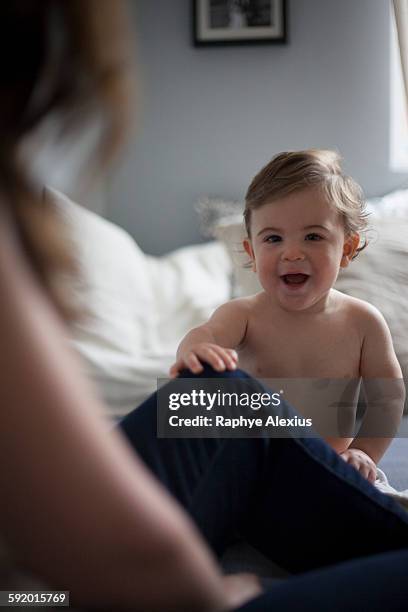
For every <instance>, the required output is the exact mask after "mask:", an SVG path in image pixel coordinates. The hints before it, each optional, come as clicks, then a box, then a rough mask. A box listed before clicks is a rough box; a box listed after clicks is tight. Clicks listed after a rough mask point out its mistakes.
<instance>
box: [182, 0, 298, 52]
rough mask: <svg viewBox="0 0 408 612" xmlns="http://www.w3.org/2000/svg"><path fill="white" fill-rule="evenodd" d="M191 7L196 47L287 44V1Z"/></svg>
mask: <svg viewBox="0 0 408 612" xmlns="http://www.w3.org/2000/svg"><path fill="white" fill-rule="evenodd" d="M192 4H193V42H194V45H195V46H202V45H245V44H270V43H280V44H285V43H286V42H287V15H286V0H192Z"/></svg>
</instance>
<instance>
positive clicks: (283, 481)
mask: <svg viewBox="0 0 408 612" xmlns="http://www.w3.org/2000/svg"><path fill="white" fill-rule="evenodd" d="M182 376H183V377H184V378H187V377H193V376H195V375H193V374H191V373H190V372H187V371H185V372H183V374H182ZM200 376H201V377H204V378H210V377H223V378H224V377H226V376H227V377H229V378H231V379H233V378H235V377H236V378H241V379H242V378H244V377H245V378H248V379H249V377H248V376H247V375H246V374H245V373H244V372H242V371H235V372H224V373H217V372H214V371H213V370H212V369H211V368H210V367H209V366H208V367H206V368H205V370H204V372H203V373H202V374H201V375H200ZM170 384H171V383H170ZM254 384H257V385H258V383H257V382H255V381H254ZM286 409H287V410H291V409H290V407H286ZM156 418H157V417H156V396H155V395H153V396H152V397H150V398H149V399H148V400H147V401H146V402H144V403H143V404H142V406H140V407H139V408H138V409H136V410H135V411H133V412H132V413H130V414H129V415H128V416H127V417H125V419H124V420H123V421H122V422H121V423H120V427H121V429H122V430H123V432H124V434H125V436H126V437H127V439H128V440H129V442H130V444H131V445H132V446H133V447H134V449H135V450H136V451H137V452H138V454H139V455H140V456H141V457H142V458H143V459H144V461H145V462H146V464H147V465H148V466H149V467H150V469H151V470H152V471H153V473H154V474H155V475H156V476H157V477H158V479H159V480H160V481H161V482H162V483H163V484H164V485H165V486H166V487H167V488H168V490H169V491H170V492H171V493H172V494H173V495H174V496H175V497H176V498H177V499H178V501H179V502H180V503H181V504H182V506H183V507H184V508H185V510H186V511H187V512H188V513H189V514H190V516H191V517H192V518H193V520H194V521H195V523H196V525H197V527H198V528H199V530H200V531H201V533H202V534H203V536H204V538H205V539H206V540H207V542H208V544H209V546H210V547H211V548H212V549H213V551H214V552H215V554H216V555H217V556H218V557H220V556H221V555H222V554H223V553H224V551H225V550H226V548H227V547H228V545H229V544H230V543H231V542H233V541H235V540H236V539H237V538H243V539H244V540H246V541H247V542H248V543H250V544H251V545H252V546H254V547H255V548H257V549H258V550H260V551H261V552H262V553H263V554H264V555H265V556H266V557H268V558H270V559H271V560H273V561H274V562H275V563H277V564H278V565H280V566H281V567H282V568H284V569H286V570H287V571H289V572H290V573H291V574H293V576H292V577H290V578H289V579H287V580H285V581H284V582H282V583H280V584H278V585H275V586H273V587H272V588H271V589H270V590H269V591H268V592H266V593H265V594H263V595H262V596H261V597H259V598H257V599H255V600H253V601H251V602H250V603H249V604H247V605H246V606H244V607H243V608H241V609H242V610H248V611H252V610H269V609H270V610H274V611H281V610H290V611H291V612H292V610H305V611H306V610H310V611H311V610H313V611H316V610H321V611H322V612H323V611H324V612H327V611H328V610H330V612H332V611H337V610H339V611H340V610H342V612H344V611H348V610H356V611H357V610H358V611H359V612H360V611H361V610H365V609H367V610H370V612H372V611H376V610H378V611H379V610H381V611H383V610H385V609H386V610H387V611H394V610H406V609H407V601H408V580H407V577H408V513H407V512H405V510H403V509H402V508H401V507H400V506H399V505H398V504H397V503H396V502H394V501H393V500H392V499H391V498H389V497H387V496H385V495H383V494H382V493H380V492H379V491H377V490H376V489H375V488H374V487H373V486H372V485H371V484H370V483H369V482H368V481H367V480H365V479H364V478H363V477H362V476H360V474H359V473H358V472H357V471H356V470H355V469H354V468H352V467H351V466H349V465H348V464H346V462H345V461H343V459H341V457H339V456H338V455H337V453H336V452H335V451H333V450H332V449H331V448H330V447H329V446H328V445H327V444H326V443H325V442H324V441H322V440H321V439H318V438H280V439H269V438H268V439H267V438H242V439H205V438H199V439H197V438H195V439H182V438H180V439H158V438H157V435H156V427H157V421H156Z"/></svg>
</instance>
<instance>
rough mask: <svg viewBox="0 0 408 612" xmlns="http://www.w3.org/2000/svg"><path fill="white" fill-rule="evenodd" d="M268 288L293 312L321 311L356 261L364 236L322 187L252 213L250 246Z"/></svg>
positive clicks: (294, 194) (268, 292)
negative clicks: (347, 225) (351, 232)
mask: <svg viewBox="0 0 408 612" xmlns="http://www.w3.org/2000/svg"><path fill="white" fill-rule="evenodd" d="M244 246H245V249H246V250H247V252H248V254H249V255H250V256H251V259H252V262H253V269H254V271H256V272H257V274H258V277H259V280H260V283H261V285H262V287H263V289H264V290H265V291H266V293H267V294H268V295H270V296H271V297H272V299H274V300H277V301H278V303H279V304H280V306H281V307H283V308H284V309H285V310H289V311H306V310H311V309H312V310H313V311H315V310H316V311H317V310H319V309H320V308H321V307H323V306H324V304H325V303H326V302H327V298H328V296H329V292H330V289H331V288H332V287H333V285H334V283H335V281H336V278H337V275H338V272H339V269H340V267H341V266H343V267H345V266H347V265H348V263H349V261H350V260H351V258H352V256H353V254H354V252H355V249H356V248H357V246H358V237H356V236H354V237H351V238H348V239H347V238H346V236H345V232H344V227H343V221H342V219H341V217H340V215H339V213H338V212H337V211H336V210H335V208H334V207H333V206H332V205H330V204H329V203H328V202H327V200H326V199H325V197H324V195H323V193H322V192H321V191H320V190H319V189H317V188H307V189H304V190H302V191H297V192H294V193H292V194H289V195H288V196H285V197H284V198H282V199H279V200H276V201H273V202H271V203H269V204H265V205H264V206H262V207H261V208H259V209H257V210H254V211H252V216H251V240H250V241H246V242H245V243H244Z"/></svg>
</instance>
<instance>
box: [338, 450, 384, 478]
mask: <svg viewBox="0 0 408 612" xmlns="http://www.w3.org/2000/svg"><path fill="white" fill-rule="evenodd" d="M340 457H342V458H343V459H344V461H346V462H347V463H349V464H350V465H352V466H353V467H355V468H356V470H358V471H359V472H360V474H361V475H362V476H364V478H367V480H368V481H369V482H372V483H374V482H375V479H376V476H377V466H376V465H375V463H374V461H373V460H372V459H371V457H369V456H368V455H367V453H365V452H364V451H362V450H360V449H359V448H348V449H347V450H346V451H344V452H343V453H340Z"/></svg>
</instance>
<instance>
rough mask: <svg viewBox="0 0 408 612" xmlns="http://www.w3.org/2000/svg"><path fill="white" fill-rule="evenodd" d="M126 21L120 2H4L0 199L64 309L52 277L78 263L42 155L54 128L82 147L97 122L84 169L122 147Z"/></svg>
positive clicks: (0, 16)
mask: <svg viewBox="0 0 408 612" xmlns="http://www.w3.org/2000/svg"><path fill="white" fill-rule="evenodd" d="M127 25H128V24H127V16H126V12H125V10H124V5H123V2H122V1H121V0H85V1H84V0H2V1H1V2H0V205H5V206H7V207H9V208H10V212H11V215H12V218H13V220H14V223H15V226H16V229H17V231H18V233H19V236H20V239H21V244H22V246H23V248H24V249H25V253H26V255H27V257H28V259H29V261H30V263H31V264H32V267H33V269H34V270H35V272H36V273H37V275H38V276H39V278H40V279H41V281H42V282H43V284H44V285H45V287H46V289H47V290H48V291H49V293H50V296H51V297H52V298H53V300H54V303H55V304H56V306H57V307H58V308H59V309H60V311H62V312H63V314H65V315H68V314H69V301H70V300H69V297H67V296H62V295H61V292H60V289H58V290H57V287H60V286H61V284H60V283H57V282H55V279H56V277H57V276H58V274H59V273H61V272H63V273H65V274H66V273H69V274H72V273H74V271H75V264H74V261H73V256H72V253H71V251H70V248H69V245H68V244H67V241H66V240H65V238H64V230H63V227H62V226H61V223H60V221H59V219H58V215H57V213H56V211H55V209H53V208H52V207H51V206H50V205H49V204H47V202H45V201H43V200H42V199H41V198H40V197H39V190H38V187H42V186H43V185H39V184H37V185H36V181H35V179H36V178H37V179H38V173H37V172H36V171H35V169H36V161H38V159H39V158H40V157H41V153H42V149H43V148H44V147H45V146H49V143H47V140H48V138H49V135H50V133H52V136H53V139H54V140H55V141H56V142H57V141H58V143H59V144H60V143H64V142H66V143H67V146H71V145H72V142H76V143H77V144H79V145H80V144H81V140H82V141H84V139H85V138H86V137H87V129H86V128H87V127H89V126H90V125H94V126H95V125H97V127H98V129H97V131H96V133H97V138H96V139H95V138H94V139H93V140H92V145H93V146H92V147H91V148H90V149H89V150H88V151H87V156H86V159H85V160H82V161H86V162H92V164H90V163H88V164H86V163H85V164H84V163H82V164H81V165H82V169H84V168H86V170H87V174H88V175H89V173H90V171H94V170H95V169H96V168H98V167H100V165H101V164H103V163H105V162H106V161H107V160H108V159H109V158H110V156H111V155H112V153H113V152H114V151H115V150H116V148H117V145H118V144H119V143H120V141H121V138H122V135H123V132H124V129H125V128H126V126H127V123H128V117H129V110H130V108H131V104H130V102H131V93H132V63H131V61H130V52H129V36H128V27H127ZM50 126H52V128H50ZM56 126H57V127H56ZM94 132H95V130H94ZM62 150H64V149H62ZM62 161H64V160H63V159H62ZM41 179H42V180H43V182H47V176H46V173H45V176H43V175H42V176H41ZM48 180H49V179H48ZM75 180H77V181H78V180H79V177H76V178H75Z"/></svg>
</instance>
